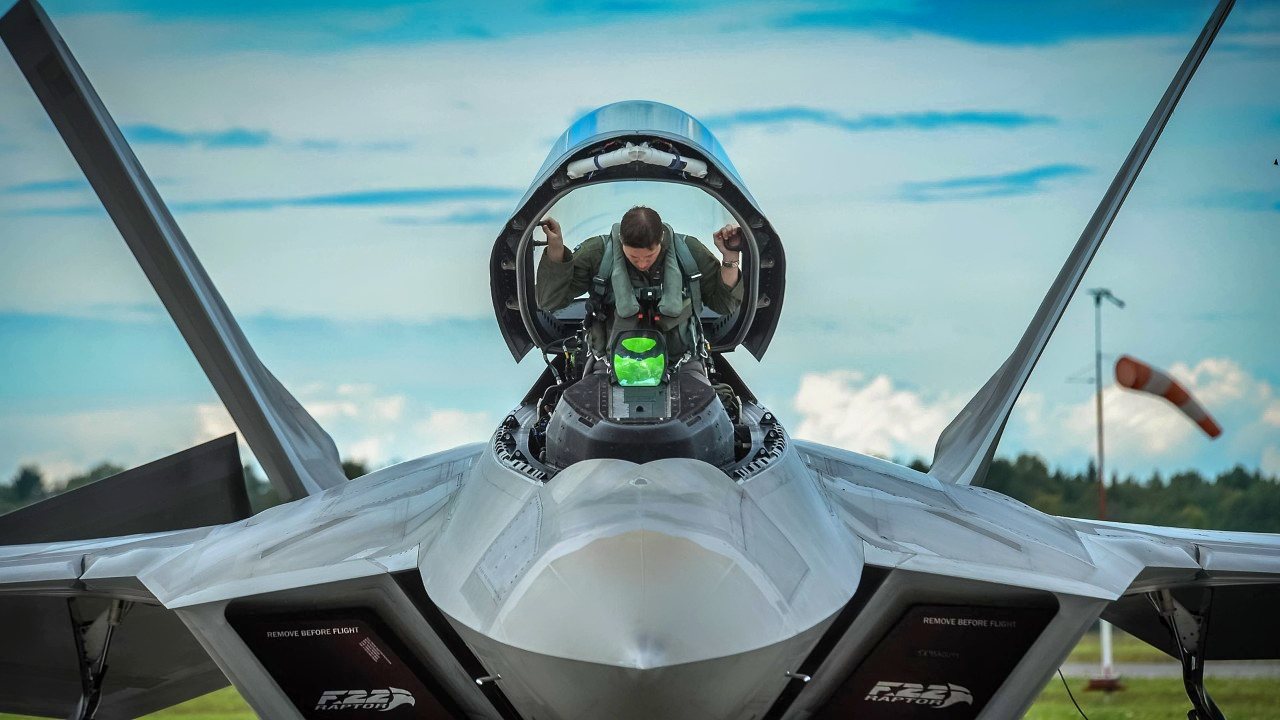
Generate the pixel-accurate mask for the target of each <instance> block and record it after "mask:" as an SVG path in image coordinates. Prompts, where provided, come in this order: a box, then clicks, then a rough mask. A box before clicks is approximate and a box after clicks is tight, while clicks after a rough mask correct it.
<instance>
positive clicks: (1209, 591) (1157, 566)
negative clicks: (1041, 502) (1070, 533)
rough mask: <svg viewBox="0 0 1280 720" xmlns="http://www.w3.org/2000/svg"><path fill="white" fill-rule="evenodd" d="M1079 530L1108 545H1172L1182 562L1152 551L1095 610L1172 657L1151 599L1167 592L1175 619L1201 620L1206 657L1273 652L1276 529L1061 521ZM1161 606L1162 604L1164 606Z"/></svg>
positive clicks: (1279, 548)
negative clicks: (1122, 586) (1113, 598)
mask: <svg viewBox="0 0 1280 720" xmlns="http://www.w3.org/2000/svg"><path fill="white" fill-rule="evenodd" d="M1069 522H1070V523H1071V524H1072V525H1073V526H1075V528H1076V529H1077V530H1078V531H1079V532H1080V533H1081V534H1082V535H1085V534H1089V535H1094V536H1096V537H1098V538H1100V539H1105V540H1106V541H1107V543H1108V544H1109V545H1116V546H1120V547H1133V548H1135V549H1138V548H1141V547H1144V546H1149V545H1151V544H1158V545H1160V546H1164V547H1174V548H1177V549H1178V550H1179V551H1180V552H1181V553H1183V554H1185V556H1186V559H1187V562H1185V563H1176V564H1175V563H1170V562H1168V560H1167V559H1156V558H1152V561H1151V562H1149V563H1148V564H1147V565H1146V567H1145V568H1144V569H1143V570H1142V571H1141V572H1139V573H1138V575H1137V577H1136V578H1134V580H1133V582H1132V583H1131V584H1130V585H1129V587H1128V588H1127V589H1126V590H1125V591H1124V594H1123V595H1122V596H1121V597H1120V598H1119V599H1118V600H1116V601H1114V602H1112V603H1111V605H1110V606H1108V608H1107V609H1106V610H1105V611H1103V614H1102V617H1103V619H1105V620H1107V621H1108V622H1110V623H1111V624H1112V625H1115V626H1117V627H1119V628H1121V629H1123V630H1124V631H1125V632H1128V633H1129V634H1131V635H1134V636H1136V637H1138V638H1140V639H1142V640H1143V641H1145V642H1147V643H1150V644H1151V645H1154V646H1155V647H1158V648H1160V649H1161V650H1163V651H1165V652H1166V653H1168V654H1169V655H1172V656H1173V657H1178V651H1177V647H1176V646H1175V645H1174V643H1173V640H1172V637H1171V636H1170V634H1169V630H1168V629H1167V627H1166V626H1165V625H1164V622H1163V621H1162V619H1161V614H1160V611H1159V610H1158V608H1157V606H1156V604H1155V603H1153V594H1154V595H1158V594H1159V593H1161V592H1166V591H1167V592H1168V593H1169V597H1170V598H1171V599H1172V600H1174V601H1176V602H1177V604H1178V606H1180V607H1181V610H1180V611H1175V612H1174V618H1175V620H1177V619H1178V618H1179V615H1180V614H1181V613H1182V612H1185V613H1188V614H1189V615H1188V616H1185V617H1183V618H1182V622H1180V623H1179V627H1180V629H1181V630H1183V631H1187V630H1190V629H1191V627H1190V626H1193V625H1194V624H1195V622H1196V621H1202V622H1203V624H1204V629H1203V631H1202V634H1203V639H1202V643H1203V649H1202V651H1201V655H1202V657H1203V658H1204V659H1206V660H1261V659H1277V658H1280V613H1277V612H1276V608H1277V607H1280V535H1275V534H1265V533H1248V532H1231V531H1224V530H1194V529H1187V528H1172V527H1158V526H1153V525H1130V524H1127V523H1116V522H1101V521H1095V520H1070V521H1069ZM1166 611H1167V609H1166Z"/></svg>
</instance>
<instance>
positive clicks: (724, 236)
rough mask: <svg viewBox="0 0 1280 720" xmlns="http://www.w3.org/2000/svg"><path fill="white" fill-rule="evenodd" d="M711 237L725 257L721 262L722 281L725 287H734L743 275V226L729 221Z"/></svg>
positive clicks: (721, 254)
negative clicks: (741, 270)
mask: <svg viewBox="0 0 1280 720" xmlns="http://www.w3.org/2000/svg"><path fill="white" fill-rule="evenodd" d="M711 237H712V239H713V240H715V242H716V249H718V250H719V251H720V256H721V257H723V258H724V260H723V261H722V262H721V263H720V282H722V283H724V286H725V287H734V286H735V285H737V284H738V278H739V277H740V275H741V272H740V269H741V267H742V262H741V258H742V228H740V227H738V226H737V225H734V224H733V223H729V224H728V225H725V226H724V227H722V228H720V229H719V230H717V231H715V234H713V235H712V236H711Z"/></svg>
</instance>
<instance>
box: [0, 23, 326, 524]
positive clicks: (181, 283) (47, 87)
mask: <svg viewBox="0 0 1280 720" xmlns="http://www.w3.org/2000/svg"><path fill="white" fill-rule="evenodd" d="M0 39H3V40H4V43H5V45H7V46H8V48H9V51H10V52H11V53H12V54H13V57H14V59H15V60H16V61H17V63H18V67H19V68H20V69H21V70H22V74H23V75H24V76H25V77H26V79H27V82H28V83H30V85H31V88H32V89H33V90H35V93H36V95H37V96H38V97H39V99H40V103H41V104H42V105H43V106H44V108H45V111H46V112H47V113H48V114H49V118H50V119H51V120H53V124H54V125H55V126H56V127H57V129H58V132H59V133H60V134H61V135H62V138H63V140H64V141H65V142H66V144H67V147H68V148H69V149H70V150H71V154H72V156H74V157H75V159H76V162H78V163H79V164H80V167H81V169H82V170H84V174H85V176H86V177H87V178H88V180H89V184H90V185H92V186H93V189H94V191H95V192H96V193H97V194H98V197H99V199H101V200H102V204H103V205H104V206H105V207H106V210H107V213H108V214H109V215H110V216H111V219H112V221H114V222H115V224H116V227H117V228H119V230H120V234H121V235H123V236H124V239H125V242H126V243H127V244H128V246H129V249H130V250H131V251H132V252H133V255H134V257H135V258H137V260H138V264H139V265H140V266H141V267H142V270H143V272H144V273H146V276H147V279H148V280H150V281H151V285H152V286H153V287H154V288H155V290H156V293H157V294H158V295H159V296H160V300H161V302H163V303H164V306H165V309H166V310H168V312H169V315H170V316H171V317H172V318H173V321H174V323H175V324H177V326H178V330H179V331H181V333H182V336H183V338H184V339H186V341H187V345H188V346H190V347H191V351H192V353H194V354H195V357H196V360H197V361H199V363H200V367H201V368H202V369H203V370H204V373H205V375H206V376H208V378H209V382H210V383H212V385H213V388H214V390H215V391H217V393H218V397H219V398H221V399H222V402H223V404H224V405H226V407H227V411H228V412H230V414H231V418H232V419H233V420H234V421H235V423H236V426H237V427H238V428H239V429H240V432H241V433H242V434H243V435H244V437H245V441H246V442H247V443H248V444H249V447H250V448H252V449H253V453H254V455H255V456H256V457H257V459H258V462H260V463H261V464H262V468H263V470H264V471H265V472H266V474H267V477H268V478H269V479H270V480H271V483H272V485H274V486H275V487H276V489H277V491H278V492H279V493H280V494H281V496H282V497H284V498H286V499H296V498H299V497H303V496H306V495H309V494H312V493H316V492H319V491H321V490H323V489H325V488H329V487H333V486H335V485H338V484H340V483H342V482H344V481H345V480H346V477H345V475H343V472H342V465H341V461H340V460H339V457H338V450H337V448H336V447H335V446H334V444H333V440H332V439H331V438H330V437H329V435H328V434H327V433H326V432H325V431H324V429H323V428H321V427H320V425H319V424H317V423H316V421H315V420H314V419H313V418H312V417H311V416H310V415H309V414H308V413H307V411H306V410H305V409H304V408H303V407H302V405H301V404H299V403H298V401H297V400H296V399H294V397H293V396H292V395H290V394H289V391H288V390H286V389H285V388H284V386H282V385H281V384H280V382H279V381H278V380H276V378H275V377H274V376H273V375H272V374H271V373H270V372H269V371H268V370H267V368H266V367H265V366H263V364H262V362H261V361H260V360H259V359H258V356H257V355H256V354H255V353H254V351H253V348H252V347H250V346H249V342H248V340H247V339H246V338H245V336H244V333H243V332H242V331H241V330H240V326H239V325H237V324H236V321H235V318H234V317H232V315H231V311H230V310H229V309H227V305H226V303H225V302H223V300H222V296H221V295H219V294H218V291H217V289H216V288H215V287H214V286H213V282H212V281H211V280H210V279H209V276H208V274H206V273H205V270H204V268H203V267H202V266H201V265H200V261H199V260H197V259H196V256H195V253H194V252H192V250H191V246H190V245H189V244H188V243H187V239H186V237H184V236H183V234H182V231H181V230H180V229H179V228H178V224H177V223H176V222H175V221H174V219H173V216H172V215H171V214H170V213H169V210H168V208H166V207H165V204H164V201H163V200H162V199H161V198H160V194H159V193H158V192H156V189H155V187H154V186H153V185H152V184H151V181H150V179H148V178H147V175H146V173H145V172H144V171H143V169H142V165H141V164H140V163H139V162H138V159H137V157H135V156H134V154H133V151H132V150H131V149H130V148H129V145H128V143H126V142H125V139H124V136H123V135H122V134H121V133H120V129H119V128H118V127H116V124H115V121H114V120H112V119H111V116H110V115H109V114H108V113H107V109H106V107H105V106H104V105H103V104H102V101H101V99H99V98H98V95H97V93H96V92H95V91H94V89H93V87H92V86H91V85H90V84H89V80H88V78H86V77H85V74H84V72H83V71H82V70H81V69H80V66H79V65H78V64H77V63H76V60H75V58H74V57H72V55H71V51H70V50H68V49H67V46H66V43H64V42H63V40H62V37H61V36H60V35H59V34H58V32H57V30H56V29H55V28H54V27H53V24H52V23H51V22H50V21H49V18H48V16H47V15H46V14H45V12H44V10H43V9H41V8H40V6H39V5H37V4H36V3H35V2H33V0H21V2H19V3H18V4H17V5H15V6H14V7H13V9H11V10H10V11H9V12H8V13H6V14H5V15H4V17H3V18H0Z"/></svg>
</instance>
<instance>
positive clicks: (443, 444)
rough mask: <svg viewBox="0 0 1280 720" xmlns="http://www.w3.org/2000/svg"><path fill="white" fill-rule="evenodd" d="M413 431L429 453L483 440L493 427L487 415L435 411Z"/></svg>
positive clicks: (416, 425) (414, 427) (456, 411)
mask: <svg viewBox="0 0 1280 720" xmlns="http://www.w3.org/2000/svg"><path fill="white" fill-rule="evenodd" d="M413 429H414V432H415V433H416V435H417V436H418V438H420V439H421V440H422V441H423V442H424V443H426V448H427V449H428V450H429V451H436V450H445V449H447V448H451V447H455V446H457V445H462V444H464V443H470V442H476V441H478V440H484V439H485V438H487V437H488V436H489V434H490V433H492V432H493V429H494V425H493V421H492V419H491V418H490V417H489V414H488V413H482V412H465V411H462V410H437V411H435V412H432V413H431V414H430V415H428V416H427V419H426V420H423V421H421V422H419V423H417V424H415V425H414V426H413Z"/></svg>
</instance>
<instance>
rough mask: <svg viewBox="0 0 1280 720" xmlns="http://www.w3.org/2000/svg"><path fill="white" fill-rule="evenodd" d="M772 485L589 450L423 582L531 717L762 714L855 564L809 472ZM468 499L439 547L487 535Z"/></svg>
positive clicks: (836, 605)
mask: <svg viewBox="0 0 1280 720" xmlns="http://www.w3.org/2000/svg"><path fill="white" fill-rule="evenodd" d="M797 462H798V461H797ZM759 480H760V479H759V478H757V482H758V481H759ZM767 483H768V484H759V485H756V486H755V487H753V488H752V489H751V490H748V489H747V488H745V487H744V486H742V485H739V484H737V483H735V482H734V481H733V480H732V479H730V478H729V477H727V476H726V475H725V474H724V473H723V472H721V471H720V470H718V469H716V468H715V467H712V466H711V465H708V464H706V463H703V462H700V461H697V460H689V459H666V460H659V461H655V462H652V463H648V464H645V465H636V464H634V463H629V462H625V461H617V460H592V461H585V462H582V463H578V464H576V465H573V466H571V467H569V468H568V469H566V470H564V471H562V472H561V473H560V474H559V475H557V476H556V477H555V478H554V479H553V480H552V481H551V482H549V483H547V484H546V485H544V486H539V487H537V488H536V489H535V490H533V491H532V492H531V493H528V494H525V495H524V496H523V497H521V498H520V499H519V501H518V502H519V506H518V507H513V506H511V505H508V507H509V508H510V509H509V510H508V512H507V514H505V515H504V517H505V518H509V519H506V520H504V523H505V524H504V525H503V526H502V527H501V529H500V530H499V531H498V532H496V533H493V534H490V531H486V533H485V536H486V537H488V538H491V539H490V540H488V541H487V542H486V544H485V545H484V546H483V547H484V549H483V551H482V552H480V553H479V556H478V558H477V560H476V561H475V562H474V563H473V564H472V563H468V564H466V565H463V564H461V563H458V562H452V563H441V564H440V565H439V566H438V567H441V568H444V569H446V570H450V571H453V574H445V573H443V572H442V573H441V574H440V575H438V576H436V577H435V578H432V577H428V578H427V586H428V588H432V587H433V580H434V582H435V585H434V587H435V588H436V589H438V591H437V592H433V597H438V598H439V600H438V602H439V604H440V607H441V609H442V610H444V611H445V612H446V613H448V614H449V615H450V616H451V617H452V618H454V619H455V620H456V621H457V622H456V623H455V625H456V626H457V627H458V629H459V631H460V632H461V633H462V634H463V636H464V639H465V640H466V641H467V643H468V644H469V645H471V647H472V648H474V649H475V651H476V653H477V655H478V656H479V657H480V659H481V661H482V662H483V664H484V666H485V668H486V670H487V671H488V672H490V673H492V674H495V675H500V676H501V677H502V680H501V685H502V688H503V691H504V692H505V693H507V694H508V696H509V697H510V698H511V700H512V702H513V703H515V704H516V706H517V707H518V708H520V709H521V712H524V713H528V716H530V717H538V718H544V719H546V720H553V719H560V720H568V719H569V718H573V719H577V718H602V717H608V718H612V719H614V720H622V719H626V720H640V719H641V718H664V719H665V720H692V719H693V718H699V719H704V720H705V719H710V718H717V719H723V720H729V719H730V718H744V717H752V716H755V717H759V716H760V715H761V714H763V712H764V711H765V710H767V708H768V706H769V704H770V703H771V702H772V701H773V700H774V699H775V698H776V697H777V695H778V693H779V692H781V691H782V688H783V686H784V685H785V683H786V682H787V679H786V677H785V673H786V672H787V671H789V670H793V669H795V668H796V667H798V666H799V663H800V662H801V661H802V660H803V658H804V657H805V655H806V654H807V653H808V651H809V650H810V648H812V647H813V645H814V643H816V642H817V639H818V637H819V636H820V635H821V633H822V631H823V630H824V629H825V627H826V626H827V624H828V622H829V621H830V619H831V618H832V617H834V615H835V614H836V613H837V612H839V610H840V609H841V608H842V607H843V606H844V604H845V603H846V602H848V599H849V598H850V597H851V596H852V595H853V591H854V589H855V588H856V587H857V583H858V579H859V577H860V575H861V568H862V564H861V557H860V556H859V555H858V553H857V551H856V549H855V548H856V547H857V545H856V543H854V542H852V541H851V540H850V538H848V537H847V536H844V535H842V534H841V533H842V532H844V531H843V529H842V528H843V526H841V525H839V524H837V523H834V522H832V519H831V516H830V514H829V512H828V510H827V506H826V504H825V501H824V499H823V498H822V496H821V494H820V491H819V490H818V489H817V488H816V486H815V484H814V483H813V482H811V480H810V478H809V477H808V476H807V475H801V474H799V472H798V471H797V472H796V473H788V474H786V475H783V476H781V477H777V478H774V479H773V480H767ZM757 488H758V489H759V492H760V495H759V496H758V497H757V496H756V495H755V494H754V491H755V490H756V489H757ZM504 498H511V495H509V494H502V495H499V494H498V493H496V492H495V493H492V494H490V495H488V496H483V497H480V496H478V497H477V500H476V507H477V508H484V507H489V508H491V507H493V506H494V504H496V503H500V502H507V501H508V500H506V499H504ZM468 510H469V509H468V508H459V510H458V515H455V518H454V525H453V529H454V531H456V532H458V533H459V536H458V537H456V538H455V537H453V536H445V537H442V538H441V539H440V540H438V541H437V542H436V543H435V546H434V547H435V548H436V549H437V550H438V551H439V553H440V554H439V555H438V556H437V555H434V554H433V556H432V557H440V558H445V557H448V556H447V555H446V554H445V552H444V549H446V548H458V547H465V543H464V542H462V540H463V539H464V538H463V537H462V535H461V534H462V533H464V532H478V530H477V529H476V528H478V527H479V520H478V521H477V523H476V524H473V525H468V524H465V523H462V522H460V521H459V518H460V517H462V513H464V512H466V511H468ZM476 518H478V519H480V518H482V516H481V515H480V514H479V513H477V514H476ZM464 573H465V575H464ZM450 587H454V588H457V592H456V594H454V593H451V592H450V591H449V588H450Z"/></svg>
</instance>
